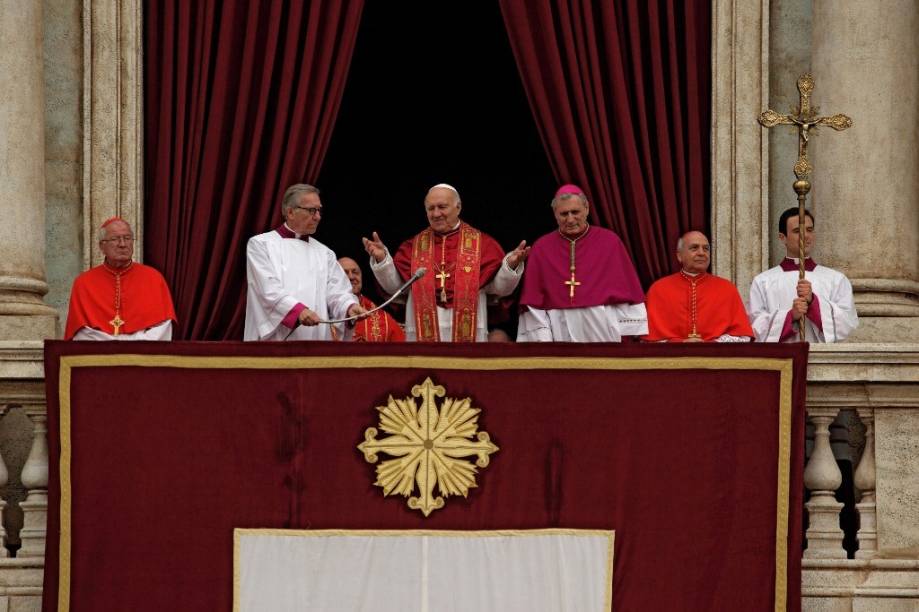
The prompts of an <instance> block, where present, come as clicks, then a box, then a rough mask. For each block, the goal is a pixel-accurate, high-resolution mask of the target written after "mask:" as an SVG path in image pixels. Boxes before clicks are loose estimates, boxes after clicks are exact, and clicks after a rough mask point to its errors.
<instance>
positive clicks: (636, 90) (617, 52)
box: [500, 0, 711, 286]
mask: <svg viewBox="0 0 919 612" xmlns="http://www.w3.org/2000/svg"><path fill="white" fill-rule="evenodd" d="M500 4H501V11H502V13H503V15H504V21H505V25H506V27H507V32H508V36H509V38H510V42H511V47H512V48H513V51H514V56H515V58H516V60H517V66H518V68H519V70H520V75H521V77H522V79H523V84H524V87H525V88H526V91H527V96H528V98H529V101H530V106H531V108H532V110H533V115H534V117H535V119H536V124H537V126H538V128H539V132H540V135H541V137H542V141H543V145H544V146H545V149H546V152H547V154H548V156H549V160H550V163H551V165H552V169H553V171H554V173H555V178H556V179H557V180H558V181H559V182H560V183H561V182H573V183H577V184H578V185H580V186H581V187H582V188H583V189H584V190H585V191H586V192H587V195H588V199H589V200H590V202H591V206H592V213H591V214H592V217H593V220H594V222H595V223H598V224H600V225H602V226H604V227H608V228H611V229H613V230H615V231H616V232H617V233H618V234H619V235H620V236H621V237H622V239H623V241H625V244H626V247H627V248H628V249H629V252H630V253H631V255H632V257H633V259H634V261H635V264H636V266H637V268H638V273H639V276H640V277H641V279H642V282H643V283H644V284H645V286H647V285H649V284H650V283H651V282H653V281H654V280H656V279H657V278H660V277H661V276H663V275H665V274H668V273H670V272H671V270H673V269H674V268H675V266H676V262H675V259H674V255H673V251H674V247H675V243H676V240H677V238H678V237H679V236H680V234H682V233H683V232H685V231H687V230H690V229H702V230H704V229H705V228H706V221H707V219H708V215H707V206H708V204H707V201H708V192H709V163H708V159H709V148H710V143H709V130H710V116H709V113H710V99H711V94H710V85H709V84H710V80H711V68H710V66H711V60H710V52H711V51H710V49H711V43H710V38H711V3H710V0H616V1H615V2H594V1H593V0H501V2H500Z"/></svg>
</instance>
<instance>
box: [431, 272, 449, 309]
mask: <svg viewBox="0 0 919 612" xmlns="http://www.w3.org/2000/svg"><path fill="white" fill-rule="evenodd" d="M434 277H435V278H437V279H438V280H439V281H440V301H441V302H446V301H447V289H446V287H447V279H448V278H450V273H449V272H447V269H446V268H441V269H440V272H438V273H437V274H435V275H434Z"/></svg>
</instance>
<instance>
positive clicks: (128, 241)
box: [99, 236, 134, 244]
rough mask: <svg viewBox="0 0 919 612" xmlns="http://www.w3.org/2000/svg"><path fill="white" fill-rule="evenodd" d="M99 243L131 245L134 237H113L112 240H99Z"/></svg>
mask: <svg viewBox="0 0 919 612" xmlns="http://www.w3.org/2000/svg"><path fill="white" fill-rule="evenodd" d="M99 242H112V243H117V244H131V243H132V242H134V236H115V237H114V238H106V239H104V240H100V241H99Z"/></svg>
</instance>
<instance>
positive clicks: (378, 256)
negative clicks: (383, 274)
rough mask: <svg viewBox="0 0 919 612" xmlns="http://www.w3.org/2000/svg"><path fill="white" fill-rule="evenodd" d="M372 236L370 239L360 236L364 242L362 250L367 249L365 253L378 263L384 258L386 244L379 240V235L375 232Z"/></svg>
mask: <svg viewBox="0 0 919 612" xmlns="http://www.w3.org/2000/svg"><path fill="white" fill-rule="evenodd" d="M372 236H373V239H372V240H370V239H368V238H361V241H363V243H364V250H365V251H367V254H368V255H370V256H371V257H373V260H374V261H375V262H377V263H380V262H381V261H383V260H384V259H386V245H384V244H383V241H382V240H380V235H379V234H377V233H376V232H373V234H372Z"/></svg>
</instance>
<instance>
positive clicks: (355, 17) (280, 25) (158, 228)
mask: <svg viewBox="0 0 919 612" xmlns="http://www.w3.org/2000/svg"><path fill="white" fill-rule="evenodd" d="M363 5H364V2H363V0H311V1H309V0H303V1H297V0H292V1H281V0H278V1H267V0H266V1H256V0H253V1H248V0H227V1H219V0H197V1H195V2H186V1H185V0H163V1H158V2H146V3H145V9H144V11H145V13H144V23H145V29H146V34H145V36H146V62H145V69H146V73H145V75H146V76H145V78H146V85H145V113H146V114H145V139H146V143H145V148H146V165H145V176H146V184H145V194H146V200H145V216H144V217H145V219H144V220H145V224H144V231H145V252H144V256H145V261H147V263H149V264H151V265H153V266H155V267H156V268H158V269H159V270H160V271H162V272H163V275H164V276H165V277H166V280H167V282H168V283H169V286H170V287H171V288H172V292H173V299H174V301H175V307H176V313H177V315H178V318H179V332H178V337H179V338H183V339H192V340H223V339H231V338H240V337H241V335H242V333H241V332H242V324H243V319H244V317H245V302H246V300H245V282H246V281H245V248H246V241H247V240H248V238H249V237H250V236H252V235H253V234H256V233H259V232H263V231H266V230H267V229H269V228H270V227H272V226H273V225H275V224H276V223H278V222H279V221H280V208H279V202H280V196H281V195H282V194H283V192H284V190H285V189H286V188H287V186H288V185H290V184H291V183H295V182H298V181H307V182H310V181H314V180H315V179H316V177H317V175H318V173H319V168H320V165H321V163H322V158H323V156H324V154H325V152H326V149H327V147H328V143H329V137H330V135H331V133H332V127H333V125H334V122H335V117H336V114H337V112H338V108H339V103H340V101H341V96H342V92H343V90H344V86H345V80H346V77H347V73H348V66H349V64H350V61H351V55H352V52H353V50H354V42H355V38H356V35H357V29H358V25H359V23H360V16H361V11H362V9H363Z"/></svg>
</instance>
